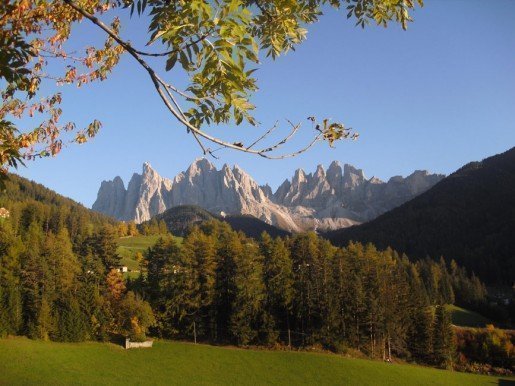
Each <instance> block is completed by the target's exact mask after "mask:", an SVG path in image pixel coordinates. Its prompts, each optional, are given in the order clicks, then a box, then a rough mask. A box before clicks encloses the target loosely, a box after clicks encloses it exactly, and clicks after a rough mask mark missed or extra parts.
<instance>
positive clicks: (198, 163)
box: [186, 157, 216, 176]
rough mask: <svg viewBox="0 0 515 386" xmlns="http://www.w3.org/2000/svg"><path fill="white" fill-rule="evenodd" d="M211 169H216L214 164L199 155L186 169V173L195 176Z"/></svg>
mask: <svg viewBox="0 0 515 386" xmlns="http://www.w3.org/2000/svg"><path fill="white" fill-rule="evenodd" d="M212 170H216V167H215V165H213V164H212V163H211V162H209V161H208V160H207V159H206V158H204V157H201V158H197V159H196V160H195V161H193V163H192V164H191V165H190V167H189V168H188V170H186V174H187V175H189V176H195V175H198V174H201V173H206V172H209V171H212Z"/></svg>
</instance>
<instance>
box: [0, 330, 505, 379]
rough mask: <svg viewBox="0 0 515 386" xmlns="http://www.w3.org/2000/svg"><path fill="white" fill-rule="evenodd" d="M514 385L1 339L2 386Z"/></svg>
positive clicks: (250, 353) (347, 363)
mask: <svg viewBox="0 0 515 386" xmlns="http://www.w3.org/2000/svg"><path fill="white" fill-rule="evenodd" d="M511 382H515V380H514V379H507V378H506V379H501V378H499V377H489V376H480V375H472V374H464V373H457V372H450V371H444V370H436V369H431V368H426V367H419V366H411V365H395V364H393V365H392V364H386V363H383V362H378V361H370V360H363V359H347V358H342V357H341V356H337V355H331V354H316V353H303V352H285V351H264V350H262V351H259V350H242V349H234V348H224V347H215V346H207V345H193V344H189V343H181V342H169V341H158V342H155V344H154V347H153V348H152V349H135V350H129V351H125V350H123V349H122V348H120V347H118V346H115V345H112V344H102V343H50V342H41V341H32V340H29V339H26V338H11V339H2V340H0V384H9V385H12V384H40V385H41V384H71V383H73V384H87V385H92V384H98V385H100V384H101V385H105V384H109V385H117V384H120V385H121V384H124V385H126V384H210V385H235V384H273V385H292V384H294V385H314V384H316V385H337V384H340V385H342V384H344V385H378V384H380V385H392V386H393V385H395V386H397V385H410V386H411V385H467V386H473V385H508V384H511Z"/></svg>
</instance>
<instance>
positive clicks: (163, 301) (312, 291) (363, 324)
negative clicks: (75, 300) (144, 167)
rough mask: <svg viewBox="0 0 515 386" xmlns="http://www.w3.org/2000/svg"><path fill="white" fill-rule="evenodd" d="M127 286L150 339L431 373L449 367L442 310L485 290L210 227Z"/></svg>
mask: <svg viewBox="0 0 515 386" xmlns="http://www.w3.org/2000/svg"><path fill="white" fill-rule="evenodd" d="M145 257H146V259H145V264H146V272H147V275H146V277H143V276H142V277H140V279H138V280H136V281H134V282H131V283H130V287H131V288H132V289H133V290H134V291H136V292H138V293H140V294H141V295H142V296H143V297H144V298H146V299H147V300H148V301H149V302H150V304H151V305H152V308H153V310H154V313H155V317H156V324H155V326H154V328H153V332H154V334H156V335H158V336H162V337H173V338H183V339H197V340H203V341H208V342H217V343H231V344H237V345H277V344H279V345H291V346H294V347H306V346H313V345H319V346H322V347H323V348H326V349H330V350H334V351H338V352H341V351H344V350H347V349H357V350H360V351H362V352H364V353H365V354H367V355H369V356H370V357H375V358H381V357H382V358H383V359H385V360H390V359H391V357H392V356H393V355H395V356H400V357H404V358H408V359H413V360H417V361H420V362H425V363H431V364H435V365H446V364H449V363H450V362H451V361H452V358H453V352H454V340H453V339H454V338H453V332H452V328H451V322H450V318H449V315H448V313H447V312H446V311H445V308H444V307H443V305H444V304H447V303H453V302H454V300H455V298H460V299H463V300H466V301H468V302H478V301H481V300H482V299H483V298H484V296H485V288H484V286H483V285H482V284H481V282H480V281H479V280H478V279H477V278H475V277H469V276H467V274H466V272H465V271H464V270H463V269H460V268H459V267H458V266H457V265H456V264H455V263H451V264H449V265H448V264H446V262H445V261H444V260H443V259H442V260H440V261H439V262H434V261H432V260H429V259H427V260H423V261H419V262H417V263H411V262H410V261H409V260H408V258H407V257H406V256H399V255H398V254H397V253H396V252H395V251H393V250H392V249H387V250H384V251H379V250H377V249H376V248H375V247H374V246H373V245H371V244H369V245H366V246H364V245H361V244H353V243H351V244H350V245H349V246H348V247H347V248H337V247H334V246H332V245H331V244H330V243H329V242H328V241H326V240H324V239H322V238H319V237H318V236H317V235H316V234H314V233H307V234H299V235H295V236H293V237H289V238H276V239H272V238H271V237H270V236H268V235H267V234H266V233H264V234H263V235H262V237H261V239H260V240H259V241H255V240H253V239H250V238H247V237H245V236H244V235H243V234H242V233H238V232H235V231H233V230H232V229H231V228H230V227H229V226H228V225H227V224H226V223H221V222H218V221H210V222H207V223H204V224H202V225H201V226H200V227H194V228H193V229H192V230H191V232H190V233H189V234H188V235H187V237H185V238H184V241H183V243H182V244H180V245H179V244H178V243H177V242H176V240H175V239H174V238H173V237H164V238H161V239H160V240H159V241H158V242H157V243H156V244H155V245H154V246H153V247H152V248H150V249H149V250H148V252H147V253H146V256H145Z"/></svg>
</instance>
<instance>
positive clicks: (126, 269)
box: [119, 265, 129, 273]
mask: <svg viewBox="0 0 515 386" xmlns="http://www.w3.org/2000/svg"><path fill="white" fill-rule="evenodd" d="M119 271H120V272H121V273H124V272H129V269H128V268H127V267H126V266H125V265H122V266H121V267H120V268H119Z"/></svg>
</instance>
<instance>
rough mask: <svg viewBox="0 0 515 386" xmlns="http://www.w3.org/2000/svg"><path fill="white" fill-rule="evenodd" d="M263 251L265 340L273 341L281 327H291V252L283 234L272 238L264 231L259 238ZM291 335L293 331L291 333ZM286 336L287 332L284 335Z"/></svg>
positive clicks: (287, 328)
mask: <svg viewBox="0 0 515 386" xmlns="http://www.w3.org/2000/svg"><path fill="white" fill-rule="evenodd" d="M260 251H261V254H262V255H263V280H264V285H265V288H266V313H267V314H268V315H270V318H269V319H265V320H264V331H263V332H264V334H265V337H264V341H265V342H266V343H274V342H275V341H277V339H278V337H279V335H280V331H281V330H282V331H285V332H286V334H287V333H288V330H290V317H291V306H292V301H293V267H292V261H291V257H290V252H289V250H288V248H287V247H286V245H285V243H284V241H283V240H282V239H280V238H277V239H275V240H272V238H271V237H270V236H269V235H268V234H267V233H263V235H262V236H261V241H260ZM290 335H291V334H290ZM284 338H285V340H286V339H287V335H284Z"/></svg>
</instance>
